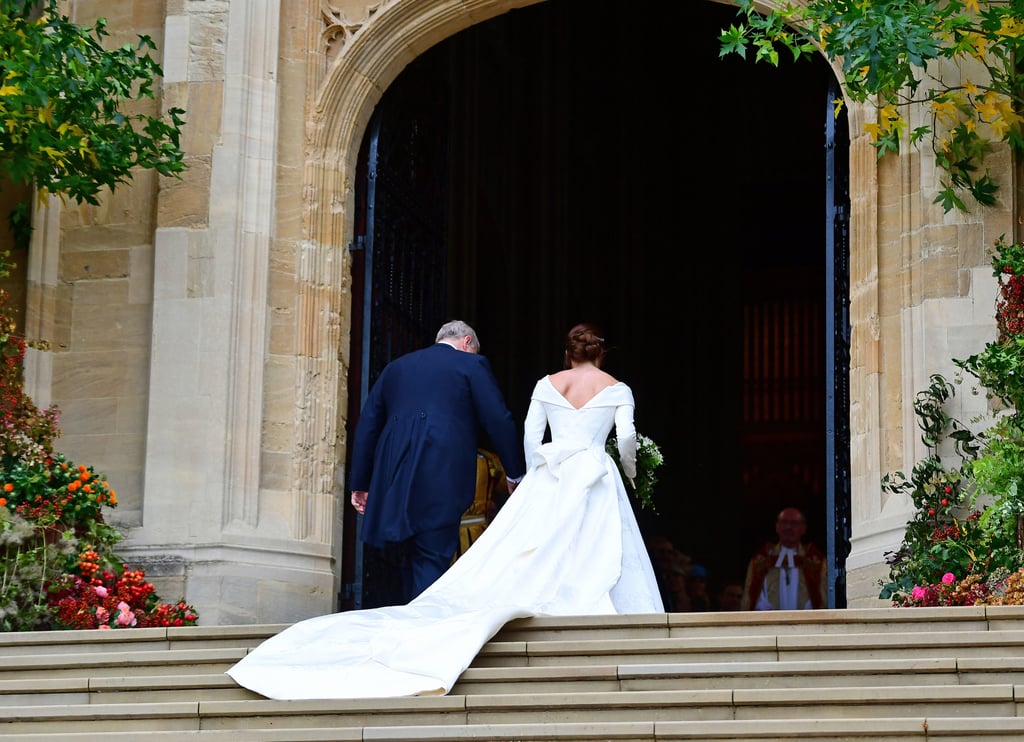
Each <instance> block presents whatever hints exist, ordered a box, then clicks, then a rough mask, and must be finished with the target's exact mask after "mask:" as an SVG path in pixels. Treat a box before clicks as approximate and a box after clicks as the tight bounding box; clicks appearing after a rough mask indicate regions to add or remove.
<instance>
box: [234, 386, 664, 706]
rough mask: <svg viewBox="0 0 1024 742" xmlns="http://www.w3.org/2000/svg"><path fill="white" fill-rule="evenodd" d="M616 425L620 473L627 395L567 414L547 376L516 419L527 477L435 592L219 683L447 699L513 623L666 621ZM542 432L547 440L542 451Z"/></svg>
mask: <svg viewBox="0 0 1024 742" xmlns="http://www.w3.org/2000/svg"><path fill="white" fill-rule="evenodd" d="M613 425H614V426H615V429H616V437H617V439H618V441H619V446H620V457H622V460H623V462H624V465H625V466H627V467H629V466H631V465H632V464H633V462H634V461H635V453H636V433H635V429H634V427H633V393H632V390H630V388H629V387H628V386H627V385H626V384H624V383H622V382H619V383H617V384H614V385H612V386H609V387H606V388H605V389H603V390H602V391H600V392H599V393H598V394H596V395H595V396H594V397H593V398H592V399H591V400H590V401H589V402H587V404H585V405H583V406H582V407H580V408H578V409H577V408H574V407H573V406H572V405H571V404H570V403H569V402H568V401H567V400H566V399H565V398H564V397H562V395H561V394H559V393H558V391H557V390H556V389H555V388H554V386H552V384H551V382H550V381H549V379H548V377H546V376H545V377H544V378H542V379H541V380H540V381H538V382H537V385H536V387H535V388H534V393H533V396H532V397H531V402H530V409H529V412H528V413H527V417H526V423H525V436H524V441H525V446H526V458H527V464H528V466H529V471H528V472H527V474H526V476H525V477H524V479H523V481H522V482H521V483H520V484H519V486H518V487H517V488H516V491H515V493H513V494H512V495H511V496H510V497H509V499H508V501H507V502H506V503H505V504H504V506H503V507H502V509H501V510H500V511H499V513H498V515H497V516H496V517H495V518H494V520H493V521H492V522H491V524H490V525H489V526H488V527H487V529H486V530H485V531H484V532H483V533H482V534H481V535H480V537H479V538H478V539H477V541H476V542H475V543H474V544H473V546H472V547H470V549H469V550H468V551H467V552H466V553H465V554H463V555H462V556H461V557H460V558H459V559H458V560H457V561H456V562H455V563H454V564H453V565H452V566H451V568H449V569H448V571H447V572H445V573H444V574H443V575H442V576H441V577H440V579H438V580H437V582H435V583H434V584H433V585H431V586H430V587H429V588H427V590H425V591H424V592H423V593H421V594H420V595H419V596H418V597H416V598H415V599H413V600H412V601H411V602H410V603H408V604H407V605H401V606H389V607H384V608H372V609H365V610H357V611H347V612H343V613H334V614H329V615H325V616H318V617H316V618H310V619H307V620H304V621H300V622H298V623H296V624H294V625H292V626H290V627H288V628H287V629H285V630H284V631H282V632H281V633H279V634H277V635H275V636H273V637H271V638H270V639H267V640H266V641H265V642H263V643H262V644H261V645H260V646H258V647H257V648H256V649H254V650H253V651H252V652H250V653H249V654H248V655H247V656H246V657H244V658H243V659H242V660H240V661H239V662H238V663H237V664H235V665H234V666H233V667H231V668H230V669H229V670H228V671H227V674H228V675H230V676H231V677H232V678H233V679H234V680H235V681H236V682H237V683H239V684H240V685H242V686H244V687H246V688H249V689H251V690H254V691H256V692H258V693H260V694H262V695H264V696H267V697H269V698H274V699H292V700H298V699H328V698H378V697H394V696H409V695H425V694H444V693H448V692H449V691H450V690H451V688H452V686H453V685H454V684H455V681H456V680H458V677H459V675H461V674H462V671H463V670H465V669H466V668H467V667H468V666H469V664H470V663H471V662H472V661H473V658H474V657H475V656H476V654H477V652H478V651H479V650H480V648H481V647H482V646H483V645H484V644H485V643H486V642H487V641H488V640H489V639H490V638H491V637H492V636H494V635H495V634H496V633H497V632H498V630H499V629H501V627H502V626H504V625H505V623H506V622H508V621H509V620H511V619H513V618H521V617H527V616H575V615H591V614H611V613H631V614H640V613H661V612H663V611H664V607H663V605H662V601H661V596H660V593H659V591H658V585H657V581H656V579H655V576H654V571H653V569H652V567H651V562H650V558H649V557H648V555H647V552H646V550H645V547H644V543H643V539H642V537H641V534H640V530H639V528H638V526H637V523H636V519H635V517H634V515H633V510H632V508H631V507H630V503H629V500H628V496H627V494H626V490H625V486H624V484H623V481H622V478H621V476H620V475H619V471H618V468H617V467H616V464H615V462H614V461H613V460H612V458H611V457H610V456H609V455H608V454H607V453H606V452H605V441H606V439H607V437H608V434H609V433H610V431H611V429H612V426H613ZM548 426H550V430H551V442H549V443H543V444H542V443H541V440H542V438H543V436H544V432H545V429H546V427H548ZM626 471H627V472H629V471H631V469H630V468H626ZM370 496H371V497H372V496H373V493H371V494H370Z"/></svg>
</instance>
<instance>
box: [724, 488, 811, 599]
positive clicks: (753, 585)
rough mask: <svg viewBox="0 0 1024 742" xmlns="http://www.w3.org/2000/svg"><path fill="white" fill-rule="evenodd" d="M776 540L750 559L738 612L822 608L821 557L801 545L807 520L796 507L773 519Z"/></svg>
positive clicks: (809, 545)
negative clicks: (740, 610)
mask: <svg viewBox="0 0 1024 742" xmlns="http://www.w3.org/2000/svg"><path fill="white" fill-rule="evenodd" d="M775 533H776V535H777V536H778V541H776V542H775V543H768V544H765V545H764V546H762V547H761V548H760V549H759V550H758V551H757V553H755V554H754V556H753V557H751V559H750V562H749V564H748V566H747V574H746V579H745V580H744V584H743V603H742V610H745V611H748V610H757V611H773V610H784V611H791V610H809V609H814V608H825V607H826V606H827V600H826V591H827V588H826V585H827V572H828V570H827V569H826V558H825V554H824V553H823V552H822V551H821V550H820V549H819V548H818V547H817V546H815V545H814V544H812V543H806V544H805V543H804V542H803V538H804V535H805V534H806V533H807V520H806V518H804V514H803V513H802V512H801V511H800V510H798V509H797V508H793V507H787V508H784V509H783V510H782V511H781V512H780V513H779V514H778V516H777V517H776V518H775Z"/></svg>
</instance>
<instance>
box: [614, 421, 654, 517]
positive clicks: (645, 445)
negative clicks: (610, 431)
mask: <svg viewBox="0 0 1024 742" xmlns="http://www.w3.org/2000/svg"><path fill="white" fill-rule="evenodd" d="M605 450H606V451H607V452H608V455H609V456H611V457H612V459H614V461H615V464H616V465H617V466H618V467H619V474H621V475H622V479H623V481H624V482H626V484H627V485H629V479H628V478H627V477H626V474H625V472H623V471H622V462H620V461H619V449H618V440H617V439H616V437H615V436H612V437H610V438H609V439H608V442H607V443H606V444H605ZM664 462H665V459H664V457H663V456H662V455H661V449H660V448H658V444H657V443H655V442H654V441H653V440H651V439H650V438H648V437H647V436H646V435H641V434H640V433H637V435H636V478H635V479H634V480H633V484H634V488H633V495H634V496H635V497H636V499H637V501H638V502H639V503H640V507H642V508H647V509H650V510H652V511H654V512H657V509H656V508H655V506H654V485H655V484H657V483H658V475H657V471H658V468H659V467H660V466H661V465H662V464H663V463H664Z"/></svg>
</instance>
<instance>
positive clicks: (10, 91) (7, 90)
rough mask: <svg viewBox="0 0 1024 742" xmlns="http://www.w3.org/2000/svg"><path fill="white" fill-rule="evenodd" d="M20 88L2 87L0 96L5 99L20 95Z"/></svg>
mask: <svg viewBox="0 0 1024 742" xmlns="http://www.w3.org/2000/svg"><path fill="white" fill-rule="evenodd" d="M20 94H21V88H19V87H18V86H17V85H4V86H2V87H0V96H4V97H7V96H8V95H20Z"/></svg>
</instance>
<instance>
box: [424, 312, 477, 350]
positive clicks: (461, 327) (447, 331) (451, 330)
mask: <svg viewBox="0 0 1024 742" xmlns="http://www.w3.org/2000/svg"><path fill="white" fill-rule="evenodd" d="M466 335H469V338H470V340H471V341H472V342H473V348H474V349H475V350H476V352H477V353H479V352H480V340H479V339H478V338H477V336H476V330H474V329H473V328H472V327H470V326H469V325H467V324H466V323H465V322H463V321H462V320H461V319H453V320H452V321H451V322H445V323H444V324H443V325H441V329H440V330H438V331H437V337H436V338H435V339H434V342H435V343H439V342H441V341H442V340H448V339H449V338H455V339H457V340H461V339H462V338H464V337H466Z"/></svg>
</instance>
